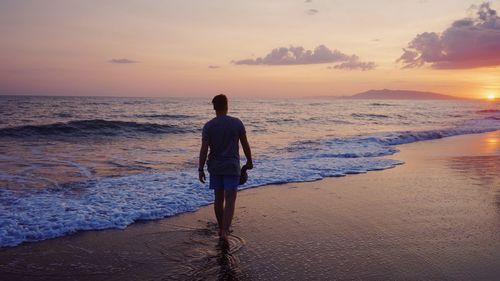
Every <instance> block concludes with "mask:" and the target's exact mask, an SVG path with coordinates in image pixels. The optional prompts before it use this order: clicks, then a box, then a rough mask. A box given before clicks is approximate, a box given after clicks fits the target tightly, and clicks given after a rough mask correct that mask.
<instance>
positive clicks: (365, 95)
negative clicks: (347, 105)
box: [340, 89, 462, 100]
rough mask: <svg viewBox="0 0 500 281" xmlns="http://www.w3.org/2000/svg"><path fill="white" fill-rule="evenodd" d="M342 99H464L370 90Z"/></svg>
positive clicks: (429, 94) (410, 92) (418, 93)
mask: <svg viewBox="0 0 500 281" xmlns="http://www.w3.org/2000/svg"><path fill="white" fill-rule="evenodd" d="M340 98H342V99H384V100H460V99H462V98H459V97H455V96H449V95H443V94H438V93H432V92H421V91H411V90H389V89H382V90H369V91H366V92H362V93H358V94H354V95H352V96H343V97H340Z"/></svg>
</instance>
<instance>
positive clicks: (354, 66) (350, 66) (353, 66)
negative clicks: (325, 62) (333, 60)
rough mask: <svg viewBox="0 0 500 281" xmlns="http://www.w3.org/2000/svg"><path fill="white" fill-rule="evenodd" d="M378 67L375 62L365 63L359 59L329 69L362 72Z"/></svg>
mask: <svg viewBox="0 0 500 281" xmlns="http://www.w3.org/2000/svg"><path fill="white" fill-rule="evenodd" d="M375 67H377V65H376V64H375V63H374V62H371V61H370V62H363V61H359V60H357V59H353V60H350V61H346V62H343V63H340V64H337V65H334V66H330V67H328V68H329V69H344V70H361V71H366V70H372V69H375Z"/></svg>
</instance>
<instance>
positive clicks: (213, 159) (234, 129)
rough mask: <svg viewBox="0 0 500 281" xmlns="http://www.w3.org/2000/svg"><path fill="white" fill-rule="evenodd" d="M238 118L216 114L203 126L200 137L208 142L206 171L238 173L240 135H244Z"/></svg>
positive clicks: (227, 173) (225, 173) (228, 173)
mask: <svg viewBox="0 0 500 281" xmlns="http://www.w3.org/2000/svg"><path fill="white" fill-rule="evenodd" d="M245 133H246V132H245V126H244V125H243V122H241V120H240V119H238V118H234V117H231V116H228V115H223V116H217V117H215V118H214V119H212V120H210V121H208V122H207V123H206V124H205V126H203V133H202V138H203V140H205V141H207V142H208V145H209V147H210V153H209V154H208V161H207V165H208V171H209V172H210V173H211V174H215V175H236V176H239V175H240V147H239V140H240V137H242V136H243V135H245Z"/></svg>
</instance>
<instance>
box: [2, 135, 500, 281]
mask: <svg viewBox="0 0 500 281" xmlns="http://www.w3.org/2000/svg"><path fill="white" fill-rule="evenodd" d="M398 149H400V150H401V152H400V153H397V154H395V155H392V156H390V157H389V158H392V159H397V160H402V161H404V162H405V164H404V165H400V166H397V167H396V168H393V169H389V170H384V171H376V172H369V173H367V174H361V175H349V176H346V177H340V178H328V179H324V180H321V181H316V182H308V183H291V184H284V185H272V186H266V187H259V188H255V189H249V190H245V191H242V192H240V193H239V194H238V199H237V210H236V214H235V220H234V223H233V233H232V236H231V237H230V241H229V246H228V247H226V246H225V245H221V244H220V243H219V241H218V239H217V235H216V228H215V225H214V221H215V220H214V216H213V212H212V206H211V205H209V206H206V207H203V208H201V209H200V210H198V211H196V212H194V213H187V214H183V215H179V216H175V217H171V218H166V219H162V220H158V221H145V222H137V223H135V224H133V225H131V226H129V227H127V228H126V229H124V230H116V229H112V230H103V231H87V232H79V233H76V234H74V235H70V236H66V237H62V238H57V239H51V240H46V241H42V242H35V243H24V244H22V245H20V246H17V247H12V248H2V249H0V277H1V278H0V279H1V280H498V278H499V276H500V132H499V131H497V132H492V133H484V134H479V135H467V136H458V137H450V138H445V139H439V140H432V141H425V142H417V143H412V144H407V145H400V146H398ZM250 176H252V175H251V174H250Z"/></svg>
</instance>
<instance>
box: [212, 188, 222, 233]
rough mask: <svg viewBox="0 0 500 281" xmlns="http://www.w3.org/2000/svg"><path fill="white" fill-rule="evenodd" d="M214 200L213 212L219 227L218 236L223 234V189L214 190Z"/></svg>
mask: <svg viewBox="0 0 500 281" xmlns="http://www.w3.org/2000/svg"><path fill="white" fill-rule="evenodd" d="M214 194H215V200H214V211H215V217H216V218H217V225H218V226H219V236H221V235H222V232H223V225H222V224H223V218H224V188H219V189H215V190H214Z"/></svg>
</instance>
